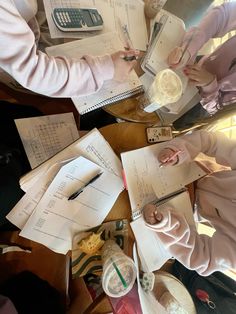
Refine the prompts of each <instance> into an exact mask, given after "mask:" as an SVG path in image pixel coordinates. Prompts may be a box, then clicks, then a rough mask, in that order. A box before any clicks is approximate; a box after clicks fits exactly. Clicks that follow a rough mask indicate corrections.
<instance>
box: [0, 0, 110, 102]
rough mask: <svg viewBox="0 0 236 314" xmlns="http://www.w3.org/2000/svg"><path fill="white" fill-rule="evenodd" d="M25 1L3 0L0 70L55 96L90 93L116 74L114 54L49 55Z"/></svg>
mask: <svg viewBox="0 0 236 314" xmlns="http://www.w3.org/2000/svg"><path fill="white" fill-rule="evenodd" d="M31 1H32V2H34V1H33V0H31ZM21 2H24V0H15V1H14V0H0V17H1V18H0V46H1V49H0V70H2V71H4V72H6V73H8V74H9V75H10V76H11V77H13V78H14V79H15V80H16V81H17V82H18V83H20V84H21V85H22V86H23V87H25V88H27V89H29V90H32V91H34V92H37V93H40V94H44V95H48V96H52V97H75V96H82V95H86V94H90V93H93V92H95V91H97V90H98V89H99V88H100V87H101V86H102V84H103V82H104V81H105V80H109V79H111V78H112V77H113V75H114V65H113V62H112V59H111V56H110V55H105V56H101V57H89V56H85V57H84V58H83V59H68V58H66V57H48V56H47V55H46V54H45V53H43V52H41V51H39V50H38V49H37V43H36V39H37V32H38V31H39V30H38V25H37V23H36V20H35V18H34V14H33V10H32V19H30V20H29V18H30V14H29V10H28V11H27V12H22V11H23V9H24V6H23V5H22V4H21ZM27 3H30V1H29V0H27ZM25 11H26V10H25ZM20 12H21V13H20ZM24 13H25V14H24ZM28 21H29V24H28V23H27V22H28ZM29 25H30V26H29ZM32 29H33V30H32ZM34 32H35V33H34ZM2 73H3V72H2ZM0 77H1V73H0ZM2 77H3V79H4V76H2Z"/></svg>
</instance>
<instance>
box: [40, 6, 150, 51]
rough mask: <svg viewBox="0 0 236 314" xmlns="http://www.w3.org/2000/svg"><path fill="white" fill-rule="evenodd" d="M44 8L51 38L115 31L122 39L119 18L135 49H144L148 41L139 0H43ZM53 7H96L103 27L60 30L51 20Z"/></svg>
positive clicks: (84, 36)
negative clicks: (127, 31) (91, 29)
mask: <svg viewBox="0 0 236 314" xmlns="http://www.w3.org/2000/svg"><path fill="white" fill-rule="evenodd" d="M43 2H44V8H45V12H46V17H47V21H48V26H49V30H50V34H51V37H52V38H86V37H90V36H95V35H98V34H103V33H107V32H112V31H116V32H117V33H119V34H120V38H121V40H122V38H123V36H122V34H121V30H120V25H119V22H118V21H119V19H120V20H121V22H122V24H125V25H127V27H128V30H129V33H130V37H131V40H132V42H133V45H134V47H135V48H136V49H139V50H144V51H145V50H146V45H147V41H148V36H147V27H146V21H145V16H144V3H143V1H141V0H136V1H135V3H134V1H133V0H110V1H107V0H77V1H76V0H70V1H66V0H44V1H43ZM55 7H76V8H77V7H85V8H97V10H98V12H99V13H100V14H101V16H102V18H103V21H104V27H103V30H102V31H99V32H94V31H93V32H73V33H71V32H70V33H69V32H68V33H66V32H62V31H60V30H59V29H57V27H56V26H55V24H54V22H53V20H52V16H51V13H52V10H53V8H55Z"/></svg>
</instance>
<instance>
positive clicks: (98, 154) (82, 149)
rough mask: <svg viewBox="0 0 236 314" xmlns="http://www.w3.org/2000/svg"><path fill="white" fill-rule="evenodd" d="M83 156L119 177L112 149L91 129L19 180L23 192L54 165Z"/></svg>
mask: <svg viewBox="0 0 236 314" xmlns="http://www.w3.org/2000/svg"><path fill="white" fill-rule="evenodd" d="M78 156H83V157H85V158H87V159H89V160H91V161H93V162H95V163H97V164H98V165H99V166H101V167H103V168H105V169H107V170H109V171H111V172H112V173H114V174H115V175H117V176H120V177H121V176H122V175H121V170H122V168H121V162H120V160H119V158H118V157H117V156H116V154H115V153H114V151H113V149H112V148H111V146H110V145H109V143H108V142H107V141H106V140H105V138H104V137H103V136H102V135H101V133H100V132H99V131H98V130H97V129H93V130H92V131H90V132H89V133H88V134H86V135H85V136H83V137H82V138H81V139H79V140H77V141H76V142H74V143H72V144H71V145H69V146H68V147H66V148H65V149H64V150H62V151H61V152H59V153H58V154H56V155H55V156H53V157H52V158H50V159H49V160H47V161H46V162H44V163H43V164H42V165H40V166H39V167H37V168H35V169H34V170H32V171H30V172H29V173H27V174H26V175H24V176H23V177H22V178H21V179H20V185H21V188H22V189H23V191H25V192H26V191H27V190H28V189H29V188H31V187H32V186H33V185H34V184H35V182H36V181H37V180H38V179H39V177H41V176H45V173H46V172H47V171H48V170H49V169H50V168H51V167H52V166H53V165H54V164H55V163H60V162H63V161H65V160H67V159H71V158H75V157H78Z"/></svg>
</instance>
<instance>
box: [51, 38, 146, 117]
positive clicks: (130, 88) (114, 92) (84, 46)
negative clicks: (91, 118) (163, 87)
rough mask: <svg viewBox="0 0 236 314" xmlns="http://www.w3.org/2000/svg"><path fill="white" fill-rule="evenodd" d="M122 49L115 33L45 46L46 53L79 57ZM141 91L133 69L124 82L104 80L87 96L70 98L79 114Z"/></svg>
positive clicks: (140, 84) (140, 85)
mask: <svg viewBox="0 0 236 314" xmlns="http://www.w3.org/2000/svg"><path fill="white" fill-rule="evenodd" d="M118 50H124V47H123V44H122V42H121V40H120V39H119V37H118V35H117V34H116V33H105V34H102V35H98V36H94V37H91V38H86V39H82V40H76V41H72V42H70V43H67V44H62V45H58V46H52V47H49V48H47V53H48V55H51V56H59V55H63V56H68V57H73V58H75V57H76V58H80V57H82V56H83V55H86V54H87V55H93V56H99V55H104V54H110V53H113V52H116V51H118ZM142 91H143V88H142V83H141V81H140V80H139V78H138V76H137V74H136V73H135V71H134V70H133V71H132V72H131V73H130V75H129V77H128V79H127V80H126V81H124V82H117V81H114V80H108V81H105V82H104V84H103V86H102V88H101V89H100V90H99V91H98V92H96V93H94V94H92V95H89V96H82V97H73V98H72V100H73V102H74V104H75V106H76V108H77V110H78V111H79V113H80V114H85V113H87V112H89V111H92V110H95V109H97V108H100V107H103V106H105V105H108V104H112V103H115V102H118V101H119V100H122V99H126V98H128V97H131V96H133V95H136V94H139V93H141V92H142Z"/></svg>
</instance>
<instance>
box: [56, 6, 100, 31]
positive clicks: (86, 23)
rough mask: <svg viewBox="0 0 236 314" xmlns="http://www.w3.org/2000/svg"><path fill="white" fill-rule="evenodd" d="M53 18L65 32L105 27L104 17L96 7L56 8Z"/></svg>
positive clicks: (94, 29)
mask: <svg viewBox="0 0 236 314" xmlns="http://www.w3.org/2000/svg"><path fill="white" fill-rule="evenodd" d="M52 19H53V21H54V23H55V25H56V26H57V28H58V29H60V30H61V31H63V32H78V31H79V32H81V31H96V30H101V29H102V28H103V20H102V17H101V15H100V14H99V13H98V11H97V9H95V8H54V9H53V11H52Z"/></svg>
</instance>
